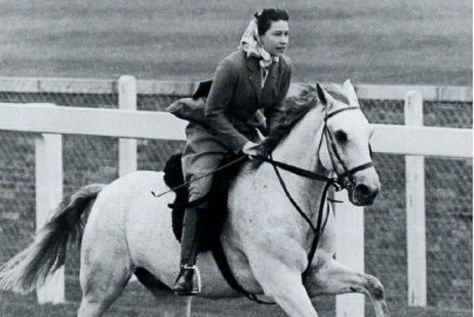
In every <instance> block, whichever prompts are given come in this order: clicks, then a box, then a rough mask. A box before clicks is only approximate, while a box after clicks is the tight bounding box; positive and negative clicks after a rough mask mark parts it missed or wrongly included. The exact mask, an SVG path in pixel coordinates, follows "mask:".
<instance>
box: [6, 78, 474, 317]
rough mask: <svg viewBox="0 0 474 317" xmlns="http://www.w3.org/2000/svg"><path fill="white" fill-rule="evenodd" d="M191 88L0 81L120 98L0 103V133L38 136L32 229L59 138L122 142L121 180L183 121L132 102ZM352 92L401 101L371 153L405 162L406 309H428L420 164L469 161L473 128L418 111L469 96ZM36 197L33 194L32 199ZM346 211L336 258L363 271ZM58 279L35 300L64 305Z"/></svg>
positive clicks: (51, 184) (357, 223) (50, 185)
mask: <svg viewBox="0 0 474 317" xmlns="http://www.w3.org/2000/svg"><path fill="white" fill-rule="evenodd" d="M195 86H196V83H193V82H186V83H177V82H157V81H140V80H139V81H136V80H135V79H134V78H133V77H130V76H126V77H122V78H121V80H119V81H112V80H92V81H91V80H77V79H34V78H33V79H24V78H21V79H18V78H0V92H17V93H66V94H80V93H83V94H118V97H119V98H118V106H119V108H120V109H90V108H82V107H61V106H56V105H54V104H21V105H19V104H8V103H0V130H5V131H22V132H34V133H41V134H42V137H41V138H38V140H37V143H36V152H37V153H36V155H37V161H36V164H37V166H36V170H37V175H36V177H37V180H36V182H37V188H42V194H44V195H47V199H43V201H41V199H40V200H39V201H37V206H36V208H37V213H38V216H37V219H38V222H37V227H40V226H41V225H42V224H43V223H44V221H45V219H47V215H48V213H49V212H50V211H51V210H52V209H53V208H54V207H55V205H56V204H57V203H59V201H58V199H60V197H62V185H58V184H62V183H63V180H62V177H63V176H62V161H60V160H59V157H60V156H61V155H60V154H58V153H61V152H62V145H61V142H60V141H58V138H57V137H60V136H61V135H63V134H64V135H67V134H78V135H97V136H109V137H117V138H121V139H120V141H119V146H118V147H119V170H120V172H119V174H120V175H123V174H125V173H127V172H130V171H133V170H135V169H136V166H137V143H136V141H135V140H133V139H168V140H183V139H184V133H183V128H184V124H185V123H184V122H183V121H181V120H179V119H176V118H174V117H172V116H171V115H169V114H166V113H159V112H156V111H135V109H136V108H137V95H140V94H141V95H147V94H148V95H165V96H168V95H173V96H175V97H176V96H178V97H179V96H188V95H189V94H190V93H191V92H192V91H193V89H194V88H195ZM356 89H357V91H358V95H359V98H360V99H370V100H372V99H377V100H378V99H381V100H402V101H404V104H405V110H404V118H405V120H404V122H402V123H405V125H401V124H399V125H394V124H374V127H375V132H374V136H373V141H372V142H373V144H372V146H373V149H374V151H375V152H378V153H391V154H400V155H406V163H405V164H406V189H405V190H406V193H407V195H406V199H407V202H406V212H407V225H406V226H407V232H406V234H407V272H406V275H407V276H408V277H409V278H408V291H407V294H408V298H407V300H408V303H409V305H420V306H425V305H426V304H427V300H426V293H427V291H426V290H427V281H426V278H427V277H426V276H427V268H426V232H425V231H426V230H425V227H426V219H425V210H424V209H425V189H424V186H425V185H424V179H425V175H424V157H429V156H439V157H456V158H471V157H472V129H460V128H446V127H442V128H441V127H426V126H423V107H426V105H425V104H424V101H433V102H440V103H443V102H448V101H454V102H468V103H472V89H471V88H469V87H433V86H379V85H357V87H356ZM124 138H126V139H124ZM58 155H59V156H58ZM49 157H53V158H55V160H56V163H55V164H54V166H51V164H50V161H48V159H46V158H49ZM52 169H53V170H52ZM59 169H61V171H59ZM58 186H59V187H58ZM40 194H41V193H38V192H37V195H40ZM337 208H338V209H339V208H341V206H338V207H337ZM343 208H344V219H343V221H342V222H340V224H339V226H341V227H342V228H344V227H346V228H347V224H351V225H352V230H353V234H352V236H351V238H349V240H348V237H347V236H346V237H344V236H343V235H339V237H342V238H341V239H339V240H338V243H337V247H338V257H340V258H341V259H343V260H344V261H345V262H346V263H347V264H348V265H350V266H353V267H355V268H359V269H361V270H363V269H364V215H363V212H362V209H361V208H356V207H353V206H350V205H348V204H345V205H344V207H343ZM348 209H349V210H348ZM338 218H339V219H341V218H342V217H338ZM471 218H472V213H471ZM471 240H472V238H471ZM420 263H421V264H420ZM61 275H62V277H61ZM63 275H64V273H63V272H59V275H58V276H56V277H55V278H56V286H54V283H52V284H50V285H49V286H48V287H46V288H44V289H43V290H40V291H39V292H38V299H39V301H41V302H48V301H52V302H60V301H62V300H64V276H63ZM58 284H59V286H58ZM51 285H53V286H51ZM51 290H52V291H51ZM58 290H59V291H58ZM345 314H349V315H350V316H363V315H364V304H363V301H361V298H360V297H355V298H354V297H350V296H349V297H338V298H337V315H338V316H344V315H345Z"/></svg>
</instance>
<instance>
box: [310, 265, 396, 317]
mask: <svg viewBox="0 0 474 317" xmlns="http://www.w3.org/2000/svg"><path fill="white" fill-rule="evenodd" d="M304 284H305V287H306V289H307V291H308V293H309V294H310V296H311V297H313V296H316V295H337V294H344V293H364V294H366V295H367V296H369V298H370V299H371V301H372V304H373V306H374V310H375V316H376V317H389V316H390V312H389V311H388V307H387V303H386V301H385V290H384V287H383V285H382V283H380V281H379V280H378V279H377V278H376V277H374V276H372V275H369V274H364V273H358V272H355V271H353V270H352V269H350V268H348V267H346V266H344V265H343V264H341V263H339V262H337V261H335V260H334V259H332V258H330V259H328V260H327V261H326V262H324V264H323V265H321V266H318V268H317V269H314V270H311V271H309V272H307V274H306V275H305V279H304Z"/></svg>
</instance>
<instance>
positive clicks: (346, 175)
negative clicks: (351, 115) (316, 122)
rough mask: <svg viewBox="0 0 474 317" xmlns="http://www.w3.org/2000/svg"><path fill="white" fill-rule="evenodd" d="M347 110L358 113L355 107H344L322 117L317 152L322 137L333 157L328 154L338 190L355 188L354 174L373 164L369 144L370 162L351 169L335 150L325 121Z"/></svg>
mask: <svg viewBox="0 0 474 317" xmlns="http://www.w3.org/2000/svg"><path fill="white" fill-rule="evenodd" d="M348 110H359V111H360V108H359V107H356V106H351V107H345V108H341V109H338V110H335V111H333V112H330V113H328V114H326V116H325V117H324V127H323V133H322V136H321V140H320V144H319V147H318V152H319V151H320V149H321V145H322V141H323V137H324V138H325V139H326V144H327V146H328V151H332V153H333V154H334V155H331V153H329V157H330V159H331V164H332V167H333V170H334V173H335V174H336V175H337V178H336V184H337V185H339V187H340V188H345V189H347V190H351V189H352V188H353V187H354V186H355V180H354V174H355V173H357V172H360V171H363V170H365V169H368V168H371V167H373V166H374V163H373V161H372V149H371V146H370V144H369V152H370V157H371V160H370V161H369V162H367V163H364V164H361V165H358V166H356V167H353V168H350V169H349V168H348V167H347V164H346V163H345V162H344V160H343V159H342V158H341V155H340V152H339V151H338V149H337V143H336V142H334V135H333V133H332V132H331V130H329V128H328V126H327V121H328V120H329V119H330V118H332V117H334V116H335V115H337V114H339V113H341V112H344V111H348ZM335 160H337V162H338V163H339V164H340V166H342V168H343V172H342V173H339V172H338V171H337V164H336V162H335Z"/></svg>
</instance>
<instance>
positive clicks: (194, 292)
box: [176, 264, 201, 295]
mask: <svg viewBox="0 0 474 317" xmlns="http://www.w3.org/2000/svg"><path fill="white" fill-rule="evenodd" d="M185 271H193V289H192V290H190V292H189V294H190V295H197V294H199V293H201V272H199V269H198V267H197V266H196V265H188V264H184V265H183V266H182V267H181V274H179V275H178V278H177V279H176V281H178V279H179V278H180V276H181V275H184V272H185ZM194 278H196V283H194ZM194 285H197V288H194Z"/></svg>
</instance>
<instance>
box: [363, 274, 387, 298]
mask: <svg viewBox="0 0 474 317" xmlns="http://www.w3.org/2000/svg"><path fill="white" fill-rule="evenodd" d="M366 278H367V283H366V288H367V291H368V292H369V293H370V295H371V296H372V297H373V298H374V299H375V300H383V299H385V288H384V287H383V285H382V283H381V282H380V280H379V279H378V278H376V277H375V276H372V275H367V277H366Z"/></svg>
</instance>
